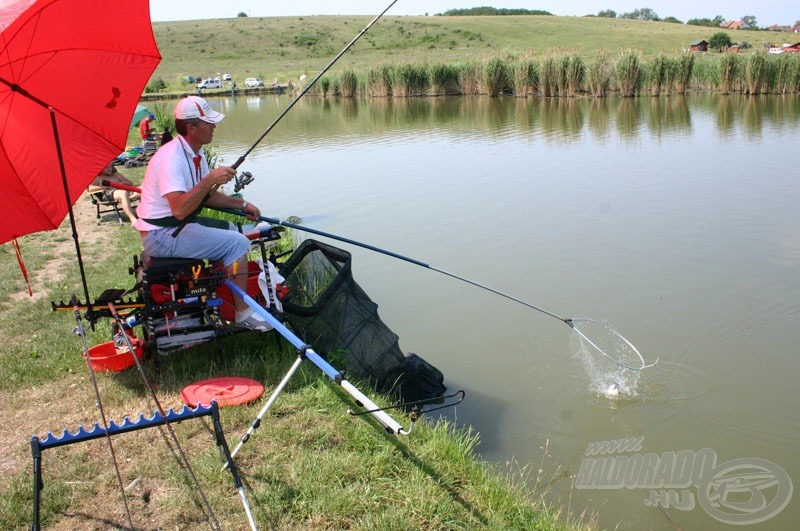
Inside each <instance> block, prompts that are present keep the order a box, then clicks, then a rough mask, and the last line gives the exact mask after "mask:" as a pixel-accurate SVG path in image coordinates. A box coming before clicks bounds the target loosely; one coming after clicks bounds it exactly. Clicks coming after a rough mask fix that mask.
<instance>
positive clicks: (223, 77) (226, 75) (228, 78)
mask: <svg viewBox="0 0 800 531" xmlns="http://www.w3.org/2000/svg"><path fill="white" fill-rule="evenodd" d="M231 79H233V77H232V76H231V75H230V74H222V81H230V80H231Z"/></svg>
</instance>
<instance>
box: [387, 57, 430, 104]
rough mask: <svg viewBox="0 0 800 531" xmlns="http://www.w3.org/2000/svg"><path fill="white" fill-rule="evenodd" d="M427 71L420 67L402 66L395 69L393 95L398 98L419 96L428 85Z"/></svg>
mask: <svg viewBox="0 0 800 531" xmlns="http://www.w3.org/2000/svg"><path fill="white" fill-rule="evenodd" d="M429 84H430V83H429V78H428V69H427V68H426V67H424V66H420V65H412V64H408V63H406V64H402V65H400V66H398V67H397V79H396V82H395V85H394V95H395V96H400V97H406V98H407V97H411V96H421V95H423V94H425V91H426V90H427V88H428V85H429Z"/></svg>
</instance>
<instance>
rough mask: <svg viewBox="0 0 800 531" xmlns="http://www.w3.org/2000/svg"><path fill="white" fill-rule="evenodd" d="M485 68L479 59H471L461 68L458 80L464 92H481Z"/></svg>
mask: <svg viewBox="0 0 800 531" xmlns="http://www.w3.org/2000/svg"><path fill="white" fill-rule="evenodd" d="M482 73H483V68H482V66H481V64H480V63H479V62H477V61H470V62H469V63H467V64H466V65H464V67H463V68H461V69H460V70H459V75H458V81H459V83H460V84H461V88H462V90H463V93H464V94H470V95H477V94H480V85H481V75H482Z"/></svg>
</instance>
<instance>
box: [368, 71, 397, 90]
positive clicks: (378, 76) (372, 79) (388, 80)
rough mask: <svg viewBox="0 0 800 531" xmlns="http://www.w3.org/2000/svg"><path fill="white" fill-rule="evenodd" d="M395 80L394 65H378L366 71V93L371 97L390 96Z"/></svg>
mask: <svg viewBox="0 0 800 531" xmlns="http://www.w3.org/2000/svg"><path fill="white" fill-rule="evenodd" d="M394 80H395V67H394V65H380V66H377V67H373V68H370V69H369V71H368V72H367V81H366V93H367V94H369V95H370V96H373V97H378V98H382V97H389V96H392V88H393V86H394Z"/></svg>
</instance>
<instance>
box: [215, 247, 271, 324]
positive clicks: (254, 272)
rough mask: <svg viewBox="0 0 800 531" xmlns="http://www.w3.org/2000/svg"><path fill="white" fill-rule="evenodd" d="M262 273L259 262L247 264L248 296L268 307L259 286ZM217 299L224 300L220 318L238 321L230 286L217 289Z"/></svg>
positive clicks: (220, 308)
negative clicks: (259, 276) (259, 277)
mask: <svg viewBox="0 0 800 531" xmlns="http://www.w3.org/2000/svg"><path fill="white" fill-rule="evenodd" d="M260 273H261V268H260V267H258V262H255V261H253V260H250V261H249V262H248V263H247V294H248V295H250V296H251V297H253V298H254V299H255V301H256V302H257V303H258V304H260V305H261V306H263V307H265V308H266V306H267V301H266V299H264V295H263V294H262V293H261V288H260V287H259V286H258V275H259V274H260ZM217 297H219V298H220V299H222V304H221V305H220V307H219V314H220V316H221V317H222V318H223V319H225V320H226V321H231V322H233V321H235V320H236V307H235V306H234V305H233V296H232V294H231V290H230V288H229V287H228V286H226V285H225V284H223V285H222V286H220V287H218V288H217Z"/></svg>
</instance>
